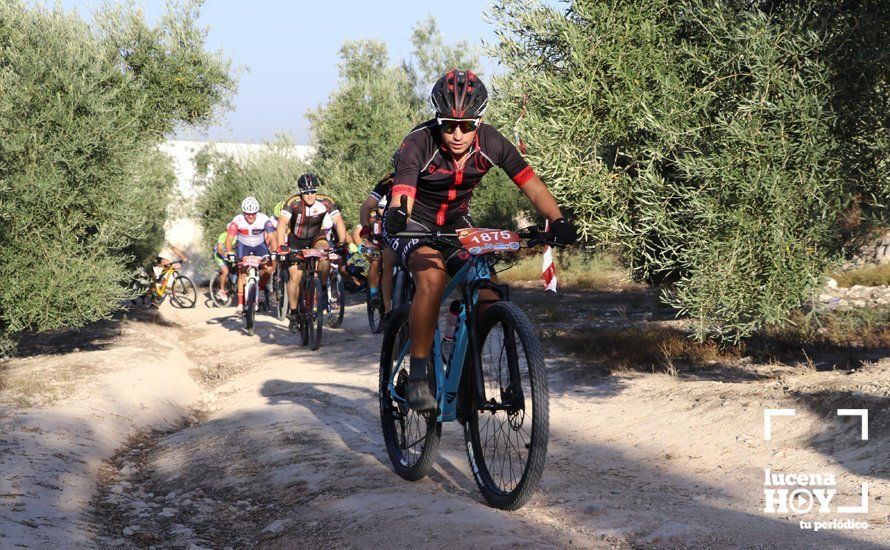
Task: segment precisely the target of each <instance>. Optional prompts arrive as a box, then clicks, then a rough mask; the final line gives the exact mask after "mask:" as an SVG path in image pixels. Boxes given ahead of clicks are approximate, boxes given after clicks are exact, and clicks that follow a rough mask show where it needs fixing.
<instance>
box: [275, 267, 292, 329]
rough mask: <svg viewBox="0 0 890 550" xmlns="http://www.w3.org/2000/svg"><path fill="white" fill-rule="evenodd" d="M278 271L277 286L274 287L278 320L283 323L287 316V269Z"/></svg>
mask: <svg viewBox="0 0 890 550" xmlns="http://www.w3.org/2000/svg"><path fill="white" fill-rule="evenodd" d="M278 269H279V272H278V274H276V279H277V280H278V284H277V285H275V293H276V297H277V298H278V320H279V321H284V318H285V317H287V314H288V299H287V280H288V276H289V273H288V271H287V268H278Z"/></svg>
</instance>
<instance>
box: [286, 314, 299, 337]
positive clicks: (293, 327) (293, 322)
mask: <svg viewBox="0 0 890 550" xmlns="http://www.w3.org/2000/svg"><path fill="white" fill-rule="evenodd" d="M287 318H288V319H290V323H288V325H287V328H288V329H289V330H290V331H291V332H293V333H294V334H296V333H297V331H298V330H299V329H300V317H299V316H298V315H297V312H296V310H291V312H290V313H288V314H287Z"/></svg>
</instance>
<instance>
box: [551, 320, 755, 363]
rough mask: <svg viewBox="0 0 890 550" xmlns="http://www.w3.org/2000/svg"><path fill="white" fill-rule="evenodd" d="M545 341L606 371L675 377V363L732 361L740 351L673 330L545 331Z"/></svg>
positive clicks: (642, 327) (649, 326) (653, 327)
mask: <svg viewBox="0 0 890 550" xmlns="http://www.w3.org/2000/svg"><path fill="white" fill-rule="evenodd" d="M544 337H545V338H546V339H547V340H549V341H550V342H551V343H553V344H555V345H556V346H557V347H559V348H560V349H562V350H563V351H565V352H568V353H570V354H572V355H574V356H576V357H578V358H583V359H584V360H585V361H591V362H596V363H601V364H603V365H607V366H608V367H607V368H608V370H609V371H612V370H615V369H619V368H623V369H634V370H643V371H648V372H665V373H668V374H670V375H672V376H676V375H677V372H678V368H677V365H676V364H677V363H679V364H683V365H689V366H692V367H696V366H705V365H713V364H715V363H725V362H730V361H735V360H737V359H738V358H739V357H740V350H739V349H738V348H734V347H728V346H721V345H720V344H717V343H716V342H711V341H706V342H696V341H695V340H692V339H690V338H689V335H688V334H687V333H686V332H683V331H681V330H679V329H676V328H670V327H663V326H657V325H653V324H645V325H640V326H632V327H615V328H591V327H581V328H576V329H571V330H545V331H544Z"/></svg>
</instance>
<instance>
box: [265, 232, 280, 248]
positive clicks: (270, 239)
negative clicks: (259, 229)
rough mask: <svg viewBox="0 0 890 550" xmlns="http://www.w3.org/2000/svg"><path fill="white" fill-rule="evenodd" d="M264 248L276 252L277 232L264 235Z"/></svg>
mask: <svg viewBox="0 0 890 550" xmlns="http://www.w3.org/2000/svg"><path fill="white" fill-rule="evenodd" d="M265 239H266V246H268V247H269V250H273V251H274V250H278V243H279V241H278V231H277V230H276V231H274V232H269V233H266V236H265Z"/></svg>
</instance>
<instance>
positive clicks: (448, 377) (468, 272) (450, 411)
mask: <svg viewBox="0 0 890 550" xmlns="http://www.w3.org/2000/svg"><path fill="white" fill-rule="evenodd" d="M490 280H491V264H490V261H489V260H488V258H487V257H486V256H471V257H470V260H469V261H468V262H467V263H466V265H464V266H463V267H462V268H461V269H460V270H459V271H458V272H457V273H456V274H455V275H454V277H453V278H452V279H451V282H449V283H448V286H446V287H445V292H444V293H443V294H442V302H441V305H444V304H445V302H446V301H448V299H449V296H451V293H452V292H454V290H455V289H456V288H457V287H458V285H462V284H463V285H466V287H465V291H464V294H465V296H464V298H465V299H464V302H463V304H462V305H461V310H460V313H459V314H458V321H457V327H456V330H455V333H454V349H453V351H452V352H451V357H450V359H449V361H448V364H446V363H445V361H444V360H443V359H442V349H441V347H442V346H441V340H442V338H441V334H440V332H439V327H438V324H437V326H436V334H435V336H434V337H433V351H432V355H433V365H434V366H435V369H436V402H437V403H438V404H439V416H438V418H437V421H438V422H452V421H454V420H455V419H456V418H457V399H456V398H457V395H458V389H459V388H460V380H461V373H462V372H463V369H464V367H465V364H464V361H465V360H466V358H467V348H468V347H469V343H470V337H469V329H470V324H469V323H468V322H467V299H469V300H470V303H471V304H472V305H473V306H475V305H476V303H477V301H478V298H479V289H480V287H481V286H484V285H480V284H479V283H480V282H487V281H490ZM410 346H411V340H410V339H409V340H408V341H407V342H405V345H404V347H403V348H402V349H401V351H400V352H399V357H398V361H397V362H396V366H395V368H394V369H392V374H390V378H389V394H390V396H391V397H392V398H393V399H394V400H395V401H397V402H399V403H405V399H403V398H402V397H400V396H399V395H398V394H397V393H396V388H395V377H396V374H397V373H398V372H399V370H401V366H402V363H403V362H404V361H405V358H406V357H407V356H408V350H409V348H410Z"/></svg>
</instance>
